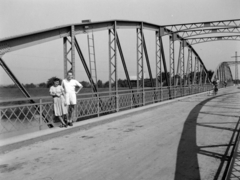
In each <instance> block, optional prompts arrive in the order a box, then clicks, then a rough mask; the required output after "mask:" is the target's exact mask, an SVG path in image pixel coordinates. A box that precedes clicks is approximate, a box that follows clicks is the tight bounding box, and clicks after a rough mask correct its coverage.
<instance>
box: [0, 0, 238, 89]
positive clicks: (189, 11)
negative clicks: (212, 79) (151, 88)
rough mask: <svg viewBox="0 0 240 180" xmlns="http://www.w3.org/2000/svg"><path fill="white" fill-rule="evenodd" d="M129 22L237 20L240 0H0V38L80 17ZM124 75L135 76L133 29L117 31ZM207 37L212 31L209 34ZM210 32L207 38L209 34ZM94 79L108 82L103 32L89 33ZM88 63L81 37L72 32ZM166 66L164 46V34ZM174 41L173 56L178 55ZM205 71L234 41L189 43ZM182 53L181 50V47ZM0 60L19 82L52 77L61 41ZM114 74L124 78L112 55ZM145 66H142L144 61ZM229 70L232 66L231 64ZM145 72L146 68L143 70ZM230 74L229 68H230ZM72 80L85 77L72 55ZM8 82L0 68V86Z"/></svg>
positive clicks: (149, 37) (151, 44)
mask: <svg viewBox="0 0 240 180" xmlns="http://www.w3.org/2000/svg"><path fill="white" fill-rule="evenodd" d="M86 19H91V21H92V22H94V21H106V20H113V19H119V20H133V21H145V22H149V23H154V24H158V25H167V24H179V23H192V22H203V21H217V20H229V19H240V0H0V22H1V27H0V39H3V38H6V37H11V36H16V35H21V34H25V33H31V32H34V31H39V30H44V29H49V28H52V27H56V26H62V25H69V24H78V23H81V21H82V20H86ZM118 34H119V38H120V42H121V45H122V49H123V52H124V56H125V59H126V63H127V67H128V70H129V74H130V76H135V75H136V31H135V30H125V29H124V30H118ZM144 35H145V40H146V44H147V49H148V54H149V58H150V64H151V68H152V73H153V76H155V73H156V70H155V69H156V67H155V39H154V38H155V34H154V32H152V31H148V30H144ZM212 35H213V34H212ZM212 35H211V36H212ZM94 38H95V48H96V52H95V53H96V63H97V75H98V79H101V80H103V81H104V82H105V81H107V80H108V76H109V75H108V33H107V31H101V32H96V33H94ZM77 39H78V42H79V44H80V47H81V49H82V51H83V54H84V57H85V59H86V61H87V62H88V49H87V35H86V34H83V35H78V36H77ZM163 39H164V50H165V54H166V59H167V64H169V61H168V58H169V56H168V54H169V48H168V47H169V45H168V37H164V38H163ZM178 47H179V46H178V42H177V43H176V46H175V48H176V50H175V51H176V53H175V55H176V57H177V56H178ZM193 47H194V49H195V50H196V51H197V53H198V54H199V56H200V57H201V59H202V61H203V62H204V64H205V66H206V68H207V69H211V70H215V68H216V66H217V65H218V64H219V63H220V62H222V61H231V60H234V59H233V58H231V56H234V55H235V52H236V51H237V52H238V54H239V55H240V42H239V41H218V42H209V43H203V44H198V45H194V46H193ZM186 52H187V51H186ZM2 58H3V60H4V61H5V63H6V64H7V65H8V67H9V68H10V69H11V71H12V72H13V73H14V74H15V76H16V77H17V78H18V80H19V81H20V82H21V83H24V84H26V83H35V84H38V83H41V82H46V81H47V80H48V79H49V78H51V77H53V76H57V77H59V78H63V77H64V75H63V43H62V39H58V40H54V41H51V42H47V43H44V44H39V45H36V46H32V47H29V48H25V49H21V50H18V51H14V52H11V53H7V54H5V55H4V56H3V57H2ZM118 67H119V68H118V73H119V78H121V79H125V75H124V71H123V68H122V65H121V61H120V57H119V54H118ZM145 69H146V64H145ZM232 69H234V68H232ZM146 74H147V71H146ZM233 74H234V72H233ZM76 79H77V80H79V81H88V79H87V76H86V73H85V71H84V69H83V66H82V64H81V62H80V60H79V58H78V57H77V53H76ZM6 84H13V82H12V80H11V79H10V78H9V77H8V76H7V74H6V73H5V71H4V70H3V69H2V68H0V85H6Z"/></svg>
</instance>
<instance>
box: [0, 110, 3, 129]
mask: <svg viewBox="0 0 240 180" xmlns="http://www.w3.org/2000/svg"><path fill="white" fill-rule="evenodd" d="M0 125H1V128H3V123H2V109H1V108H0Z"/></svg>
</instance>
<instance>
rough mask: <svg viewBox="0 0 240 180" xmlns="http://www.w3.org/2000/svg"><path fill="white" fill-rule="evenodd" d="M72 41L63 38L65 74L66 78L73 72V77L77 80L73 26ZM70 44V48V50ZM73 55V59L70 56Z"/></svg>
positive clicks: (72, 28) (72, 29)
mask: <svg viewBox="0 0 240 180" xmlns="http://www.w3.org/2000/svg"><path fill="white" fill-rule="evenodd" d="M70 35H71V41H70V40H69V39H68V38H67V37H64V38H63V72H64V75H63V76H64V77H65V78H66V76H67V72H68V71H72V73H73V77H74V78H75V76H76V75H75V28H74V26H73V25H72V26H71V33H70ZM68 43H69V44H70V48H69V49H68ZM70 54H71V58H69V55H70Z"/></svg>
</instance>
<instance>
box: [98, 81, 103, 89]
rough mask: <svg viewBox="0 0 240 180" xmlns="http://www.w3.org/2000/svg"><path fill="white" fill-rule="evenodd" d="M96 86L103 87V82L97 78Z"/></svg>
mask: <svg viewBox="0 0 240 180" xmlns="http://www.w3.org/2000/svg"><path fill="white" fill-rule="evenodd" d="M97 86H98V87H99V88H102V87H103V82H102V81H101V80H98V82H97Z"/></svg>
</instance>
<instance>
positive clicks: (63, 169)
mask: <svg viewBox="0 0 240 180" xmlns="http://www.w3.org/2000/svg"><path fill="white" fill-rule="evenodd" d="M239 100H240V89H237V88H236V87H232V88H228V89H223V90H220V92H219V96H207V95H206V94H204V95H201V96H196V97H192V98H186V99H182V100H180V101H178V102H175V103H171V104H167V105H164V106H158V107H155V108H153V109H151V110H148V111H142V112H140V113H137V114H135V115H129V116H128V117H125V118H124V119H123V118H118V119H117V120H116V121H114V122H111V123H108V124H103V125H100V126H96V127H93V128H91V129H88V130H81V131H79V132H76V133H72V134H69V135H65V136H62V137H59V138H55V139H51V140H47V141H44V142H38V143H35V144H32V145H29V146H26V147H22V148H20V149H16V150H12V151H10V152H6V153H5V154H1V155H0V179H4V180H7V179H9V180H28V179H29V180H141V179H143V180H190V179H191V180H198V179H202V180H212V179H221V177H222V174H223V172H224V170H225V166H226V160H228V157H227V156H228V155H229V153H230V150H231V146H230V145H229V144H231V143H232V142H231V138H232V136H233V134H234V132H235V131H234V129H235V128H236V126H237V123H238V121H239V116H240V111H239V109H240V101H239Z"/></svg>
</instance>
